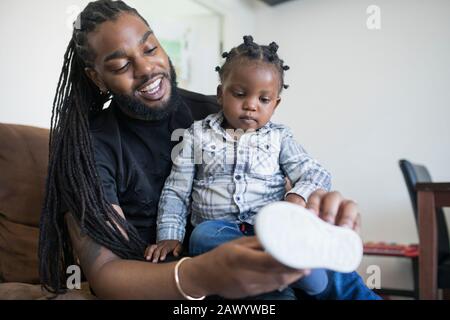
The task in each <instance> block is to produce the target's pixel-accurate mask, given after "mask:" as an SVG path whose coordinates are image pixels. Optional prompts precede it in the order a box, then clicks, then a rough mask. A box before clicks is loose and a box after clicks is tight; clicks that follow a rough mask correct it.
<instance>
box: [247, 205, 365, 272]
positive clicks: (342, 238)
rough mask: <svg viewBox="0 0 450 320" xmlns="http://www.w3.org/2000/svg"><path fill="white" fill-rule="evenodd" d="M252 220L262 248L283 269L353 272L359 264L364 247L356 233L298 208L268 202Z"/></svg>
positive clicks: (297, 206) (296, 206)
mask: <svg viewBox="0 0 450 320" xmlns="http://www.w3.org/2000/svg"><path fill="white" fill-rule="evenodd" d="M255 220H256V221H255V233H256V235H257V236H258V238H259V241H260V242H261V244H262V246H263V248H264V249H265V250H266V251H267V252H268V253H269V254H270V255H272V256H273V257H274V258H275V259H277V260H278V261H280V262H281V263H282V264H284V265H286V266H289V267H292V268H295V269H316V268H324V269H329V270H334V271H338V272H352V271H355V270H356V268H358V266H359V264H360V263H361V259H362V256H363V245H362V240H361V238H360V237H359V235H358V234H357V233H356V232H354V231H353V230H350V229H348V228H343V227H337V226H334V225H331V224H329V223H327V222H325V221H323V220H321V219H320V218H318V217H317V216H316V215H315V214H314V213H313V212H311V211H310V210H307V209H305V208H303V207H301V206H299V205H295V204H292V203H289V202H286V201H282V202H275V203H271V204H269V205H268V206H266V207H264V208H262V209H261V211H260V212H259V213H258V214H257V215H256V218H255Z"/></svg>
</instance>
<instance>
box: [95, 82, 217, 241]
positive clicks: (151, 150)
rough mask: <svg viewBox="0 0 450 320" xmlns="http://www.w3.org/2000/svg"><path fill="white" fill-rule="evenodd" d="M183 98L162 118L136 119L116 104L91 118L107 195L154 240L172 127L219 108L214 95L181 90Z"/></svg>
mask: <svg viewBox="0 0 450 320" xmlns="http://www.w3.org/2000/svg"><path fill="white" fill-rule="evenodd" d="M178 91H179V94H180V97H181V103H180V104H179V105H178V108H177V110H176V111H175V112H174V113H173V114H172V115H171V116H170V117H168V118H167V119H165V120H162V121H143V120H136V119H132V118H130V117H128V116H127V115H125V114H124V113H123V112H122V111H120V109H119V108H118V106H117V105H116V103H115V102H114V101H113V102H112V103H111V105H110V106H109V107H108V108H107V109H105V110H103V111H102V112H100V113H99V114H97V115H95V116H94V117H92V118H91V119H90V131H91V136H92V139H93V148H94V157H95V162H96V167H97V171H98V173H99V176H100V179H101V182H102V186H103V190H104V193H105V197H106V199H107V200H108V201H109V202H110V203H111V204H117V205H119V206H120V207H121V208H122V210H123V212H124V214H125V217H126V219H127V220H128V221H129V222H131V223H132V224H133V225H134V226H135V227H136V228H137V229H138V231H139V232H140V234H141V237H143V238H144V239H143V240H145V241H146V242H148V243H154V241H155V237H156V218H157V212H158V202H159V197H160V195H161V191H162V188H163V186H164V182H165V180H166V178H167V177H168V175H169V174H170V170H171V167H172V161H171V158H170V155H171V152H172V148H173V147H174V146H175V145H176V144H178V143H179V141H171V135H172V132H173V131H174V130H175V129H178V128H188V127H190V126H191V124H192V123H193V121H194V120H200V119H203V118H205V117H206V116H207V115H209V114H211V113H214V112H217V111H218V110H219V106H218V105H217V102H216V99H215V98H214V97H209V96H203V95H200V94H196V93H192V92H188V91H185V90H181V89H178Z"/></svg>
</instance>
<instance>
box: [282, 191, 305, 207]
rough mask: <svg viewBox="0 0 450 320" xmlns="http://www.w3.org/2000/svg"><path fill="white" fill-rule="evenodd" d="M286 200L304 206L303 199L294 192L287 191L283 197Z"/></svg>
mask: <svg viewBox="0 0 450 320" xmlns="http://www.w3.org/2000/svg"><path fill="white" fill-rule="evenodd" d="M285 200H286V201H287V202H291V203H295V204H298V205H299V206H302V207H303V208H304V207H306V202H305V200H304V199H303V198H302V197H300V196H299V195H298V194H295V193H289V194H288V195H287V197H286V198H285Z"/></svg>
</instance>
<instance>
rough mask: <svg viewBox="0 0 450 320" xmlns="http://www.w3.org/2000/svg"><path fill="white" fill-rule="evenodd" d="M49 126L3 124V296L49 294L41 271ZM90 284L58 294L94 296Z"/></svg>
mask: <svg viewBox="0 0 450 320" xmlns="http://www.w3.org/2000/svg"><path fill="white" fill-rule="evenodd" d="M48 136H49V131H48V130H47V129H41V128H36V127H29V126H21V125H13V124H2V123H0V299H47V298H49V297H51V296H52V294H50V293H49V292H47V291H45V290H42V289H41V286H40V285H39V275H38V254H37V248H38V239H39V217H40V213H41V207H42V203H43V197H44V188H45V177H46V173H47V163H48ZM92 298H94V297H93V296H92V295H91V294H90V291H89V288H88V286H87V284H86V283H84V284H83V285H82V289H81V290H71V291H68V292H67V293H66V294H64V295H60V296H59V297H58V298H57V299H92Z"/></svg>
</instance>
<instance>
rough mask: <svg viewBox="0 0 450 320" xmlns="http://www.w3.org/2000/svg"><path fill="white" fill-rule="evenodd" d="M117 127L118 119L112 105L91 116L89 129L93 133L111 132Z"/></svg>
mask: <svg viewBox="0 0 450 320" xmlns="http://www.w3.org/2000/svg"><path fill="white" fill-rule="evenodd" d="M116 127H117V119H116V116H115V114H114V112H113V110H112V107H111V106H109V107H108V108H105V109H103V110H101V111H98V112H95V113H93V114H91V115H90V116H89V131H90V132H91V135H94V136H96V135H99V134H101V133H111V131H115V130H116ZM105 131H107V132H105Z"/></svg>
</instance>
